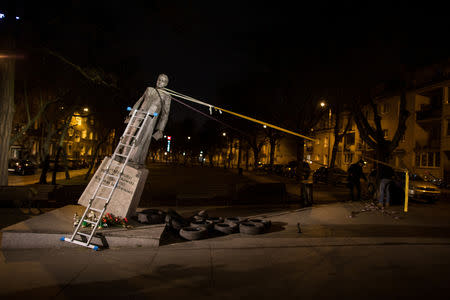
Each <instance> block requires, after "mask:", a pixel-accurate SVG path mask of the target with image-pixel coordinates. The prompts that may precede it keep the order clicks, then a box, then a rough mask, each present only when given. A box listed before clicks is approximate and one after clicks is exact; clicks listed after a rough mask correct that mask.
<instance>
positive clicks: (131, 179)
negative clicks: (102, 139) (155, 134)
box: [78, 157, 148, 218]
mask: <svg viewBox="0 0 450 300" xmlns="http://www.w3.org/2000/svg"><path fill="white" fill-rule="evenodd" d="M110 159H111V158H110V157H105V158H104V159H103V161H102V163H101V165H100V167H99V168H98V169H97V171H96V172H95V174H94V176H93V177H92V179H91V181H90V182H89V184H88V185H87V187H86V189H85V190H84V192H83V194H82V195H81V197H80V199H79V200H78V204H80V205H83V206H87V205H88V203H89V199H90V198H91V197H92V196H93V194H94V192H95V189H96V188H97V186H98V184H99V182H100V180H101V178H102V176H103V174H104V172H105V171H106V166H107V164H108V162H109V161H110ZM122 166H123V164H122V163H120V162H117V161H113V162H112V163H111V166H110V171H109V172H110V174H113V175H118V173H119V171H120V169H121V168H122ZM147 176H148V170H147V169H144V168H143V169H135V168H132V167H130V166H128V165H127V166H125V169H124V171H123V174H122V176H121V177H120V180H119V183H118V184H117V187H116V189H115V190H114V192H113V194H112V198H111V200H110V201H109V204H108V207H107V208H106V213H110V214H112V215H114V216H118V217H121V218H124V217H127V218H129V217H132V216H134V215H135V214H136V208H137V207H138V204H139V201H140V199H141V195H142V191H143V190H144V185H145V182H146V180H147ZM104 183H105V184H106V185H113V183H114V178H113V177H109V176H106V177H105V180H104ZM110 191H111V189H110V188H106V187H101V188H100V189H99V191H98V193H97V195H98V196H101V197H104V198H106V197H108V194H109V193H110ZM104 204H105V201H104V200H102V199H97V198H96V199H95V200H94V202H93V204H92V207H94V208H97V209H102V208H103V206H104Z"/></svg>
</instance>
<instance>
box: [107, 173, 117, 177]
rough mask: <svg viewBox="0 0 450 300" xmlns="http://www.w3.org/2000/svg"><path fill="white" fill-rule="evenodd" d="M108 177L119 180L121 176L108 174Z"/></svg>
mask: <svg viewBox="0 0 450 300" xmlns="http://www.w3.org/2000/svg"><path fill="white" fill-rule="evenodd" d="M106 176H109V177H115V178H119V176H118V175H113V174H108V173H107V174H106Z"/></svg>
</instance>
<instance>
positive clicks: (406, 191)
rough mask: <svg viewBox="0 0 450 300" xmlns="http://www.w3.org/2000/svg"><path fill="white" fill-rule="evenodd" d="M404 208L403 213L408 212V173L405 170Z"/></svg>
mask: <svg viewBox="0 0 450 300" xmlns="http://www.w3.org/2000/svg"><path fill="white" fill-rule="evenodd" d="M405 176H406V177H405V208H404V210H403V211H404V212H408V193H409V173H408V170H405Z"/></svg>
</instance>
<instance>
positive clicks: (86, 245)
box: [64, 238, 99, 250]
mask: <svg viewBox="0 0 450 300" xmlns="http://www.w3.org/2000/svg"><path fill="white" fill-rule="evenodd" d="M64 241H65V242H69V243H72V244H76V245H80V246H84V247H88V248H91V249H94V250H99V247H98V246H97V245H92V244H87V243H85V242H82V241H77V240H72V241H71V240H70V238H64Z"/></svg>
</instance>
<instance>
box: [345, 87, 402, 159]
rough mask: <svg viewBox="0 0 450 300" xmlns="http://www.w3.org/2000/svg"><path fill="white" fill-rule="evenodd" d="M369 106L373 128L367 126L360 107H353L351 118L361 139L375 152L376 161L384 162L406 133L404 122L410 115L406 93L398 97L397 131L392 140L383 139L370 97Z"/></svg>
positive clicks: (378, 119)
mask: <svg viewBox="0 0 450 300" xmlns="http://www.w3.org/2000/svg"><path fill="white" fill-rule="evenodd" d="M369 105H370V107H371V108H372V111H373V114H374V123H375V128H373V127H372V126H371V125H370V124H369V121H368V120H367V118H366V117H365V116H364V115H363V113H362V111H361V109H360V107H358V108H357V107H355V109H354V111H353V116H354V118H355V122H356V125H357V126H358V130H359V132H360V134H361V138H362V139H363V140H364V141H365V142H366V143H367V145H368V146H369V147H370V148H372V149H374V150H375V151H376V156H377V157H376V158H377V160H379V161H384V162H386V161H387V160H388V159H389V156H390V155H391V153H392V152H393V151H394V150H395V148H397V146H398V143H399V142H400V140H401V138H402V137H403V135H404V134H405V131H406V120H407V119H408V117H409V115H410V112H409V111H408V110H406V91H402V92H401V95H400V114H399V118H398V124H397V130H396V132H395V134H394V137H393V139H392V140H386V139H385V138H384V133H383V128H381V116H380V115H379V114H378V109H377V105H376V104H375V102H374V101H373V99H372V98H371V97H369Z"/></svg>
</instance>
